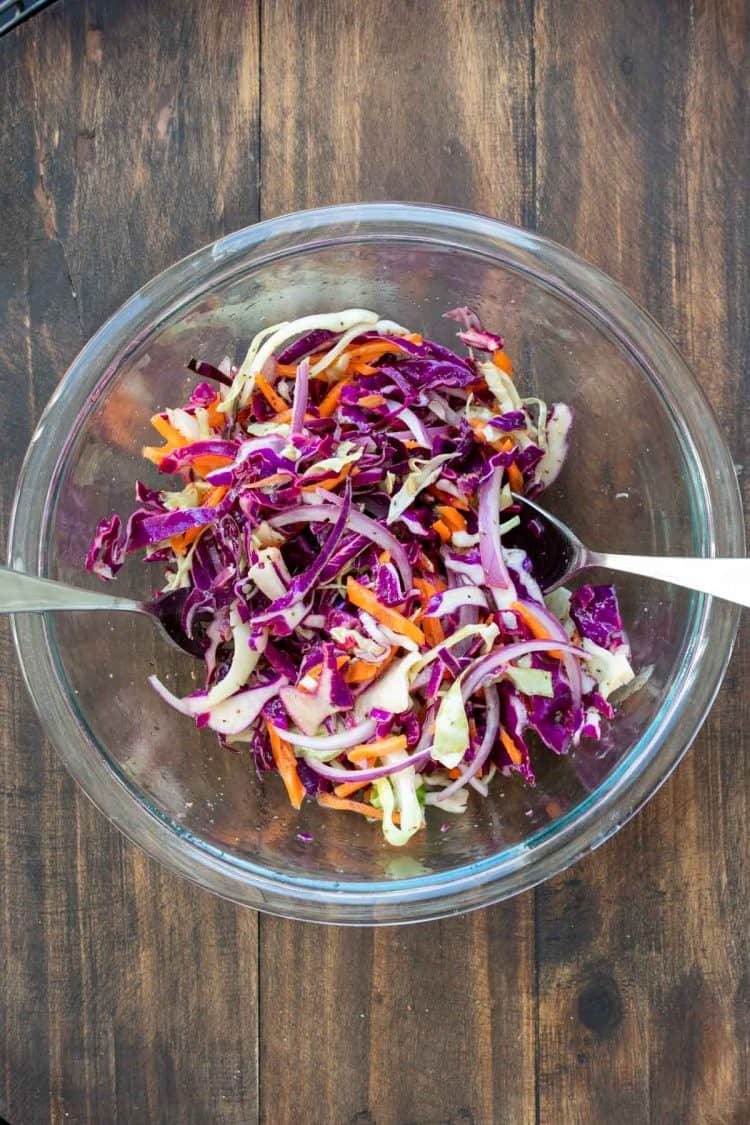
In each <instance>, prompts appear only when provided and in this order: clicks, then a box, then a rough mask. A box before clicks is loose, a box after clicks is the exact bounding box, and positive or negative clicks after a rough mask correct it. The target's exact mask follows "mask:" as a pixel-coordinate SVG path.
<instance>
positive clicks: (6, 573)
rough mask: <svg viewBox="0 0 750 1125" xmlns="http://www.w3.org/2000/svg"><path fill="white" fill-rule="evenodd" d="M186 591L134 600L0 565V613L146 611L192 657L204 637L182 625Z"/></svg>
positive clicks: (203, 643) (200, 650) (199, 653)
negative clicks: (64, 610) (96, 610)
mask: <svg viewBox="0 0 750 1125" xmlns="http://www.w3.org/2000/svg"><path fill="white" fill-rule="evenodd" d="M188 593H189V590H186V589H181V590H173V591H172V592H171V593H169V594H161V595H160V596H159V597H158V598H154V599H153V600H152V601H147V602H136V601H133V600H132V599H131V598H116V597H113V596H112V595H111V594H100V593H99V592H98V591H96V590H82V589H80V588H79V587H77V586H67V585H65V583H63V582H52V581H50V579H48V578H35V577H34V576H33V575H31V574H22V573H21V572H20V571H18V570H9V569H8V568H7V567H4V566H3V567H0V613H40V612H47V611H48V610H58V609H67V610H71V609H72V610H82V609H99V610H107V611H109V612H112V610H125V611H126V612H128V613H145V614H146V615H147V616H148V617H151V618H153V619H154V620H156V621H158V622H159V624H160V625H161V627H162V629H163V630H164V632H165V633H166V635H167V636H168V637H169V639H170V640H171V641H173V642H174V644H176V645H177V646H178V647H179V648H181V649H183V650H184V651H185V652H189V653H190V655H191V656H202V655H203V653H204V652H205V649H206V645H207V642H206V639H205V638H204V636H203V633H202V630H201V629H200V627H198V626H197V627H196V628H195V631H194V632H195V635H194V636H188V634H187V633H186V632H185V629H184V627H183V625H182V610H183V607H184V604H185V598H186V597H187V595H188Z"/></svg>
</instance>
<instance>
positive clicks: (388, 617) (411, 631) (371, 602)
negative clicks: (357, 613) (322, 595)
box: [346, 577, 424, 645]
mask: <svg viewBox="0 0 750 1125" xmlns="http://www.w3.org/2000/svg"><path fill="white" fill-rule="evenodd" d="M346 596H347V597H348V599H349V601H350V602H351V603H352V604H353V605H356V606H358V607H359V609H364V610H365V611H366V612H367V613H369V614H371V615H372V616H373V617H374V618H375V620H376V621H380V622H382V624H383V625H385V626H387V628H389V629H392V630H393V631H394V633H402V634H403V635H404V636H405V637H409V638H410V639H411V640H413V641H415V642H416V643H417V644H418V645H423V644H424V633H423V632H422V630H421V629H420V628H419V626H418V625H415V624H414V622H413V621H410V620H409V618H408V617H404V615H403V613H399V612H398V610H395V609H391V607H390V606H386V605H381V603H380V602H379V601H378V599H377V598H376V597H375V595H374V594H373V592H372V590H368V589H367V587H366V586H362V585H360V583H359V582H357V581H356V579H354V578H351V577H349V578H347V580H346Z"/></svg>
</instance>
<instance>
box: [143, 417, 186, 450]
mask: <svg viewBox="0 0 750 1125" xmlns="http://www.w3.org/2000/svg"><path fill="white" fill-rule="evenodd" d="M151 425H152V426H153V427H154V429H155V430H156V432H157V434H160V435H161V436H162V437H163V438H164V440H165V441H170V442H173V443H174V446H175V448H179V447H180V446H181V445H189V444H190V438H187V437H185V435H184V434H181V433H180V431H179V430H178V429H177V428H176V427H175V426H173V425H172V423H171V422H170V421H169V420H168V419H167V418H162V416H161V414H153V415H152V416H151Z"/></svg>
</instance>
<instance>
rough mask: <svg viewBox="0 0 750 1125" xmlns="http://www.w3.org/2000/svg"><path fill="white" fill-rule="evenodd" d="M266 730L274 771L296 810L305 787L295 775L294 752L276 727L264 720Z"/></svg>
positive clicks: (295, 761)
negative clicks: (274, 765)
mask: <svg viewBox="0 0 750 1125" xmlns="http://www.w3.org/2000/svg"><path fill="white" fill-rule="evenodd" d="M266 730H267V731H268V738H269V741H270V743H271V756H272V757H273V760H274V762H275V763H276V769H277V770H278V771H279V773H280V774H281V780H282V781H283V782H284V785H285V786H286V791H287V793H288V794H289V800H290V801H291V802H292V805H293V806H294V808H295V809H298V808H299V807H300V806H301V804H302V798H303V797H304V795H305V787H304V785H303V784H302V782H301V781H300V776H299V774H298V773H297V759H296V758H295V756H294V751H293V750H292V748H291V746H290V745H289V743H288V742H285V741H284V740H283V738H281V736H280V735H279V733H278V731H277V730H276V727H275V726H274V725H273V723H271V722H269V720H268V719H266Z"/></svg>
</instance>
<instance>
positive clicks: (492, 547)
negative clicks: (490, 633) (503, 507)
mask: <svg viewBox="0 0 750 1125" xmlns="http://www.w3.org/2000/svg"><path fill="white" fill-rule="evenodd" d="M502 487H503V467H502V465H497V466H496V467H495V468H494V469H493V470H492V473H491V474H490V476H489V477H487V479H486V480H484V481H482V483H481V484H480V486H479V554H480V557H481V559H482V566H483V567H484V572H485V575H486V582H487V585H488V586H490V587H492V589H493V591H495V590H498V591H502V592H503V593H502V594H501V600H503V601H505V600H506V599H507V596H510V598H511V600H512V598H513V597H514V596H515V591H514V588H513V582H512V581H511V577H510V575H509V574H508V570H507V567H506V565H505V560H504V559H503V548H502V545H501V543H500V493H501V491H502ZM498 609H507V605H499V606H498Z"/></svg>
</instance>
